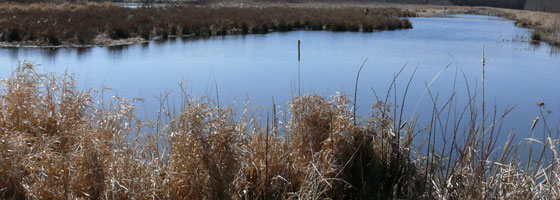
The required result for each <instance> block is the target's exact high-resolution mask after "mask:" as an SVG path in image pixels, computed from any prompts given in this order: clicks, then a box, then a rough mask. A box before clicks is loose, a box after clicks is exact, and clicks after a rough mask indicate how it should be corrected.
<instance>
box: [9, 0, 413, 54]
mask: <svg viewBox="0 0 560 200" xmlns="http://www.w3.org/2000/svg"><path fill="white" fill-rule="evenodd" d="M414 15H415V14H414V13H413V12H409V11H406V10H401V9H396V8H372V9H371V10H369V11H368V12H365V11H364V9H363V8H357V7H349V8H347V7H339V8H304V7H282V6H279V7H212V6H188V5H183V6H172V5H169V6H164V7H157V8H145V7H140V8H125V7H121V6H118V5H116V4H111V3H103V4H99V3H81V4H76V3H63V4H49V3H36V4H10V3H3V4H0V44H1V46H13V47H17V46H53V47H57V46H92V45H121V44H132V43H137V42H142V41H148V40H151V39H154V38H163V39H166V38H168V37H170V36H199V37H205V36H216V35H230V34H251V33H268V32H271V31H290V30H297V29H303V30H330V31H361V32H372V31H380V30H394V29H403V28H411V27H412V25H411V23H410V22H409V21H408V20H407V19H402V18H400V17H410V16H414Z"/></svg>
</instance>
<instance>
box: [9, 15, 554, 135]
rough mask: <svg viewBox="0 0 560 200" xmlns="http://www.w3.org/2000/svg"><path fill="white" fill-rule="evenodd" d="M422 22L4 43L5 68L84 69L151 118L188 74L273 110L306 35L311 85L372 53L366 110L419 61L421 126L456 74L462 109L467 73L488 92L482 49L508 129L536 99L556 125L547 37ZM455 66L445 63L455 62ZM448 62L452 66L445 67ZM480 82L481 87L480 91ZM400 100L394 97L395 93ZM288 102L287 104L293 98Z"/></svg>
mask: <svg viewBox="0 0 560 200" xmlns="http://www.w3.org/2000/svg"><path fill="white" fill-rule="evenodd" d="M410 21H411V22H412V24H413V26H414V28H413V29H409V30H397V31H385V32H376V33H351V32H328V31H292V32H283V33H270V34H265V35H246V36H224V37H212V38H204V39H171V40H167V41H163V42H150V43H145V44H137V45H131V46H125V47H114V48H106V47H95V48H88V49H57V50H46V49H30V48H11V49H7V48H3V49H0V52H1V54H0V63H1V64H0V74H1V77H2V78H5V77H8V76H9V75H10V73H11V71H12V70H13V69H14V68H16V66H17V63H18V62H19V61H24V60H26V61H31V62H34V63H36V64H39V65H40V66H39V67H38V70H39V71H41V72H64V71H68V72H71V73H75V75H76V77H77V80H78V82H79V83H80V87H82V88H84V89H86V88H94V89H100V88H102V87H108V88H112V89H113V90H114V91H115V93H117V94H118V95H119V96H122V97H126V98H129V99H132V98H134V97H142V98H145V99H146V100H145V101H144V105H145V107H146V110H148V112H149V113H152V114H149V116H150V117H153V116H154V115H153V113H155V110H157V108H158V105H159V103H158V100H157V98H156V97H157V96H160V94H162V93H163V92H164V91H174V93H172V95H171V98H170V99H171V101H172V102H178V101H179V98H178V96H179V92H178V91H179V83H180V82H181V81H183V82H185V85H186V89H187V92H189V93H190V94H191V95H192V96H199V97H200V96H205V95H209V94H210V95H214V94H215V88H216V86H217V88H218V93H219V99H220V102H221V104H222V105H224V104H229V103H231V102H232V101H238V102H245V101H249V102H250V105H251V106H257V105H263V107H265V108H271V107H270V106H271V104H272V98H273V97H274V99H275V101H276V102H287V101H288V100H289V99H290V98H291V96H292V95H296V94H297V71H298V70H297V69H298V62H297V39H298V38H301V40H302V60H301V80H302V91H303V93H319V94H322V95H325V96H330V95H332V94H335V93H336V92H342V93H346V94H353V90H354V80H355V76H356V72H357V71H358V68H359V66H360V64H361V63H362V62H363V61H364V60H365V59H366V58H367V59H368V61H367V62H366V64H365V67H364V69H363V71H362V74H361V76H360V84H359V91H358V104H359V107H358V111H359V113H361V114H362V115H367V114H368V113H369V108H370V107H371V105H372V104H373V102H374V101H375V95H374V93H373V92H372V89H374V90H375V91H376V92H377V93H378V94H379V95H382V96H384V94H385V93H386V91H387V89H388V88H389V85H390V83H391V81H392V79H393V76H394V74H395V73H397V72H398V71H399V69H400V68H401V67H402V66H404V65H406V66H407V68H405V69H404V71H403V73H402V74H401V77H400V78H399V79H398V81H397V91H398V93H397V99H399V100H398V101H399V102H400V98H401V97H402V96H403V95H402V94H403V91H404V88H405V86H406V83H407V81H408V79H409V78H410V77H411V74H412V72H413V71H414V68H416V67H417V68H418V69H417V72H416V75H415V76H414V77H413V80H412V84H411V87H410V90H409V93H408V96H407V104H406V106H405V108H404V112H405V114H404V116H406V118H405V119H404V120H408V119H409V118H410V116H411V115H412V114H413V113H414V114H415V115H418V116H419V117H420V122H419V124H418V126H419V128H422V127H423V126H424V125H425V124H426V123H427V122H428V121H429V120H430V119H431V114H432V106H431V105H432V103H431V98H430V96H429V95H427V92H426V88H427V85H428V84H429V83H430V82H431V81H432V80H433V79H434V77H436V75H437V74H438V73H440V72H441V75H440V76H438V77H437V78H436V79H435V80H434V81H433V84H431V86H430V92H431V93H432V94H433V96H434V98H436V96H437V98H438V104H439V105H443V103H445V100H446V99H447V98H449V97H450V95H451V94H452V89H453V85H454V80H455V77H457V83H456V86H455V88H456V92H457V99H458V101H457V103H458V105H459V106H458V107H457V110H461V109H462V108H463V107H462V106H464V105H465V102H466V99H468V97H467V92H466V89H465V88H466V84H465V80H464V78H463V75H462V74H463V73H464V74H465V76H466V79H467V81H468V83H469V87H470V89H471V92H472V93H480V92H481V91H480V86H481V84H480V83H481V77H482V67H481V60H482V50H483V47H484V49H485V54H486V66H487V68H486V80H485V81H486V82H485V84H486V98H487V110H489V111H493V107H494V105H497V109H498V112H503V111H504V109H506V108H508V107H512V106H515V109H514V110H513V111H512V112H511V114H510V115H508V117H507V119H506V122H505V123H504V127H503V129H504V130H514V132H516V133H517V134H518V136H517V137H518V138H519V137H521V138H523V137H526V134H527V132H528V129H529V127H530V126H531V123H532V120H533V119H535V117H536V116H538V115H539V107H537V105H536V104H537V102H538V101H540V100H542V101H544V102H545V107H544V111H546V110H549V111H550V112H551V114H550V116H549V119H548V120H549V121H548V123H549V126H551V127H553V128H558V126H559V124H560V119H559V118H558V115H559V114H560V56H559V55H558V50H557V49H555V48H551V47H549V46H548V45H546V44H530V43H528V42H526V40H527V38H528V37H529V36H530V30H528V29H523V28H518V27H515V26H514V23H513V22H512V21H509V20H504V19H501V18H494V17H483V16H473V15H456V16H451V17H445V18H412V19H410ZM448 65H449V67H448V68H447V69H445V67H446V66H448ZM444 69H445V70H444ZM475 88H477V90H476V91H475ZM391 98H393V97H391ZM284 107H286V106H284Z"/></svg>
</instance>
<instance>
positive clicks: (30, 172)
mask: <svg viewBox="0 0 560 200" xmlns="http://www.w3.org/2000/svg"><path fill="white" fill-rule="evenodd" d="M1 84H2V86H1V87H0V127H1V128H0V177H2V179H0V198H2V199H26V198H30V199H35V198H37V199H65V198H70V199H75V198H88V199H148V198H150V199H322V198H332V199H388V198H393V197H394V198H400V199H403V198H407V199H410V198H412V199H415V198H420V199H450V198H451V199H453V198H457V199H488V198H498V199H501V198H507V199H527V198H529V199H531V198H539V199H557V198H559V197H560V191H559V188H560V166H559V165H558V164H559V162H560V159H559V157H558V154H557V150H556V148H557V147H558V143H557V142H558V133H557V132H553V130H550V129H549V128H548V127H547V126H546V118H545V117H544V116H541V119H540V121H538V120H537V121H536V122H535V123H534V124H533V126H532V127H527V130H530V133H529V134H528V135H529V137H530V136H532V135H533V134H537V132H540V130H542V134H543V135H545V136H546V137H545V138H542V141H537V139H536V138H530V139H531V141H534V142H533V144H528V143H527V144H526V143H523V144H521V145H517V144H512V143H511V140H508V141H507V142H506V143H500V144H497V143H496V142H497V140H496V139H495V138H498V136H499V135H500V130H501V128H499V124H500V122H501V120H503V118H502V115H500V114H496V113H494V114H493V115H492V114H489V113H485V111H484V110H482V112H480V103H477V101H475V100H474V99H480V98H478V97H476V96H471V95H469V96H470V97H472V98H473V100H471V101H469V104H468V105H464V106H465V107H464V110H463V111H462V112H461V111H459V112H457V109H455V108H457V106H456V105H453V102H455V101H454V100H453V98H454V97H451V98H450V99H449V100H446V101H448V103H446V104H445V105H436V104H434V105H435V107H434V115H433V120H432V121H433V122H432V123H431V124H429V125H427V126H426V127H428V128H426V129H425V130H424V129H423V130H415V127H417V126H416V124H415V121H414V120H412V121H408V122H406V121H403V120H401V118H400V117H397V116H399V111H398V109H400V107H401V106H405V105H406V104H405V105H398V103H397V102H395V103H394V104H393V105H390V104H387V103H383V102H378V103H375V104H374V105H373V106H372V111H374V112H372V113H374V114H373V115H372V116H369V117H364V118H358V119H356V118H354V116H353V115H352V114H351V113H352V110H351V109H350V105H352V103H351V102H350V101H349V100H348V99H349V98H348V97H347V96H344V95H336V96H333V97H331V98H329V99H326V98H324V97H320V96H317V95H305V96H302V97H300V98H294V99H293V100H292V101H291V102H290V103H289V113H290V114H289V116H288V115H286V114H278V113H281V112H280V111H278V110H277V109H276V106H275V107H274V108H271V109H269V110H268V112H259V111H252V110H251V109H245V110H243V111H241V112H240V113H236V112H235V111H234V110H235V109H234V107H233V106H226V107H224V106H223V105H222V107H219V106H215V105H214V104H212V103H209V102H211V101H210V100H205V99H197V100H196V99H195V98H192V97H190V96H188V94H186V93H183V94H184V95H183V101H182V104H181V106H180V108H179V109H172V108H167V107H165V108H162V112H161V115H162V119H165V120H161V121H158V122H150V121H143V120H141V119H139V118H137V117H135V116H134V110H135V107H134V106H133V104H132V102H130V101H127V100H125V99H122V98H119V97H114V98H112V100H107V101H105V102H101V103H94V101H93V99H94V97H93V96H96V95H97V96H99V95H103V93H97V94H96V93H94V92H92V91H79V90H77V89H76V85H75V81H74V80H73V79H72V76H56V75H53V74H50V75H44V74H38V73H37V72H35V71H34V70H33V67H32V66H31V65H30V64H23V65H22V66H20V67H19V68H18V69H17V70H15V71H14V72H13V74H12V76H11V77H9V78H7V79H5V80H3V81H2V82H1ZM393 89H394V87H393ZM389 91H391V90H389ZM391 93H392V91H391ZM473 94H474V93H473ZM387 95H389V93H388V94H387ZM385 99H390V98H385ZM402 103H403V104H404V101H403V102H402ZM396 106H399V107H398V108H397V107H396ZM392 108H394V109H392ZM459 108H461V106H459ZM451 110H455V111H454V112H457V113H454V114H452V115H455V116H456V117H458V118H454V119H459V120H446V119H445V117H444V113H447V112H450V113H453V112H451ZM459 110H461V109H459ZM486 112H488V111H486ZM258 113H263V114H258ZM264 113H268V114H264ZM481 117H483V118H485V119H488V121H490V122H492V123H487V124H480V118H481ZM397 119H398V120H397ZM355 120H357V121H355ZM543 124H544V126H543ZM420 126H424V125H420ZM442 127H454V128H451V129H447V128H445V129H444V128H442ZM447 130H451V131H447ZM539 134H540V133H539ZM132 135H136V136H134V137H133V136H132ZM520 135H526V134H523V133H522V134H520ZM510 136H511V137H513V136H514V135H510ZM130 137H132V138H130ZM440 141H445V142H440ZM539 142H540V143H541V145H539V144H538V143H539ZM542 143H544V145H542ZM434 144H443V146H439V145H434ZM524 144H526V146H525V145H524ZM522 145H523V146H522ZM417 148H418V149H424V150H415V149H417ZM497 149H500V150H503V151H496V150H497ZM496 152H500V153H496ZM521 154H529V155H533V157H529V159H528V160H530V161H531V162H528V164H527V163H525V162H523V161H522V159H521V157H520V156H519V155H521Z"/></svg>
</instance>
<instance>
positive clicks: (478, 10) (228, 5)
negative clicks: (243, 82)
mask: <svg viewBox="0 0 560 200" xmlns="http://www.w3.org/2000/svg"><path fill="white" fill-rule="evenodd" d="M84 5H85V6H86V7H87V6H91V5H94V6H100V7H102V8H115V7H116V5H114V4H107V3H105V4H91V3H88V4H84ZM3 6H4V7H2V5H0V10H3V9H6V5H5V4H4V5H3ZM12 6H13V5H12ZM17 6H19V7H22V6H23V7H25V5H16V7H17ZM33 6H34V5H33V4H31V5H30V6H28V7H31V8H30V9H33ZM69 6H70V7H71V6H78V5H74V4H66V5H62V6H59V7H69ZM82 6H83V5H82ZM8 7H9V6H8ZM117 7H118V6H117ZM187 7H188V8H203V9H252V8H258V9H263V8H269V9H275V8H280V9H285V8H299V9H317V10H320V11H321V12H326V10H328V9H357V8H359V9H365V8H370V9H396V10H398V11H397V12H401V11H402V12H409V13H411V14H413V16H407V17H406V18H412V17H444V16H446V15H455V14H474V15H482V16H496V17H501V18H505V19H509V20H512V21H514V23H515V25H516V26H518V27H523V28H529V29H532V33H533V34H532V35H529V37H528V40H527V41H526V42H544V43H546V44H548V45H550V46H555V47H560V14H556V13H546V12H539V11H527V10H513V9H504V8H492V7H468V6H454V5H423V4H397V3H361V2H357V3H338V2H332V3H321V2H319V3H237V2H218V3H213V4H209V5H205V6H187ZM187 7H185V8H187ZM118 8H121V7H118ZM64 9H67V8H58V10H64ZM121 9H133V10H134V9H136V8H121ZM329 11H330V10H329ZM0 21H1V20H0ZM325 26H326V25H323V26H322V27H320V28H318V29H317V28H315V27H313V28H311V27H304V28H298V27H287V30H281V29H282V28H284V27H279V26H277V27H272V28H269V29H266V26H265V30H261V31H260V32H247V31H242V30H240V29H239V28H237V27H229V28H227V29H226V28H222V29H220V30H217V31H218V32H219V33H216V32H215V31H216V30H210V31H211V32H210V33H205V34H204V35H197V33H190V34H187V35H181V34H169V35H165V34H166V33H164V34H163V35H154V36H148V37H145V36H144V37H142V36H139V35H136V36H134V37H129V38H119V39H112V38H111V36H109V35H108V34H107V33H102V34H98V35H96V36H95V37H94V39H93V40H92V44H79V43H78V42H76V41H74V42H68V41H63V42H61V44H60V45H52V44H49V42H48V41H42V42H39V41H22V42H7V41H0V48H91V47H115V46H125V45H134V44H141V43H145V42H151V41H156V40H161V39H162V38H163V39H165V38H167V37H177V38H182V37H185V38H194V37H211V36H218V35H249V34H263V33H269V32H285V31H292V30H327V31H351V32H377V31H385V30H393V29H385V30H382V29H375V28H374V29H373V30H368V31H364V30H362V29H361V28H360V29H353V30H348V28H345V29H343V30H333V29H334V28H333V27H330V28H327V27H325ZM402 28H408V27H402ZM402 28H395V29H402ZM158 31H159V30H158ZM152 32H153V30H152ZM151 34H152V35H153V33H151ZM1 35H2V33H0V36H1Z"/></svg>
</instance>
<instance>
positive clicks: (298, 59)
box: [297, 38, 301, 62]
mask: <svg viewBox="0 0 560 200" xmlns="http://www.w3.org/2000/svg"><path fill="white" fill-rule="evenodd" d="M300 46H301V40H300V39H299V38H298V39H297V61H298V62H299V61H300V60H301V56H300V55H301V48H300Z"/></svg>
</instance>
